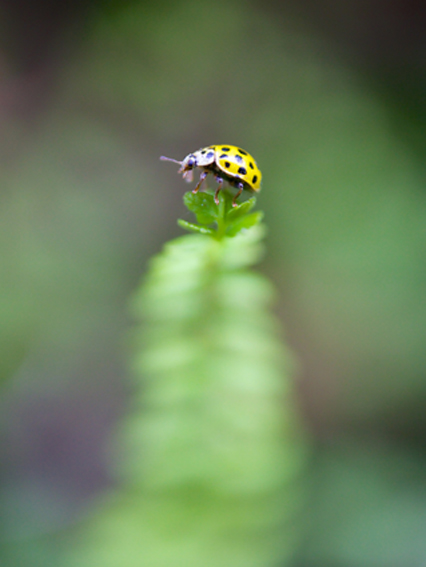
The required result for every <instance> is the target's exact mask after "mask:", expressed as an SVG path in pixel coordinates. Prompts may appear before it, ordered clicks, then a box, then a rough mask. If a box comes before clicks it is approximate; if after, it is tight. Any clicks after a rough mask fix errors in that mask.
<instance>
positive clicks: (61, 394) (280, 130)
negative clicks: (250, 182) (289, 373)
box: [0, 0, 426, 567]
mask: <svg viewBox="0 0 426 567" xmlns="http://www.w3.org/2000/svg"><path fill="white" fill-rule="evenodd" d="M0 15H1V34H0V36H1V40H0V73H1V85H0V124H1V127H0V163H1V168H0V179H1V183H0V257H1V262H0V266H1V267H0V290H1V293H0V314H1V316H0V341H1V356H0V376H1V401H0V403H1V412H0V564H1V565H2V566H5V567H15V566H24V567H27V566H28V567H32V566H37V567H38V566H39V565H40V566H42V565H43V566H47V567H49V566H50V565H51V566H53V565H55V566H56V565H60V564H61V561H62V553H63V549H64V548H63V546H62V545H61V544H60V540H61V537H62V534H63V533H64V532H66V531H67V530H68V529H72V528H73V527H74V526H76V525H78V524H79V522H80V521H81V519H82V518H84V517H87V516H90V512H91V507H92V505H93V502H95V501H96V499H97V498H98V496H99V495H100V494H102V493H103V492H104V491H105V490H107V489H108V487H109V486H111V483H112V479H111V477H110V472H109V466H108V461H109V457H108V449H107V447H108V439H109V437H110V435H111V432H112V431H113V430H114V424H115V423H116V421H117V420H119V418H120V416H121V415H122V414H123V412H124V411H125V407H126V403H127V399H128V395H129V386H128V384H129V380H128V360H127V355H128V351H127V347H126V344H127V343H126V335H127V333H128V329H129V328H130V327H131V324H132V323H131V320H130V317H129V315H128V308H127V305H128V297H129V294H131V292H132V291H133V290H134V289H135V287H136V286H137V285H138V282H139V280H140V278H141V276H142V274H143V273H144V271H145V270H146V265H147V260H148V258H149V257H150V256H151V255H152V254H154V253H156V252H158V251H159V250H160V249H161V247H162V244H163V243H164V242H165V241H166V240H168V239H169V238H172V237H174V236H177V235H179V234H181V230H180V229H179V228H178V227H177V226H176V219H177V218H178V217H181V216H183V217H184V218H187V213H186V212H185V210H184V207H183V204H182V194H183V192H184V191H185V190H186V189H187V187H186V186H185V184H184V183H183V181H182V180H181V178H179V177H178V176H177V175H176V168H175V167H174V166H173V165H172V164H166V163H161V162H159V160H158V156H159V155H161V154H164V155H168V156H171V157H175V158H178V159H182V158H183V157H184V156H185V155H186V154H187V153H189V152H190V151H193V150H195V149H198V148H199V147H201V146H204V145H209V144H212V143H231V144H235V145H239V146H241V147H243V148H246V149H247V150H248V151H250V153H252V154H253V155H254V156H255V158H256V160H257V161H258V163H259V165H260V167H261V169H262V171H263V174H264V184H263V192H262V193H261V195H260V197H259V206H260V208H261V209H262V210H264V211H265V215H266V217H265V218H266V222H267V224H268V229H269V233H268V254H267V257H266V259H265V261H264V263H263V265H262V267H261V269H262V270H263V271H264V272H265V273H267V274H268V275H269V276H270V277H271V278H272V279H273V281H274V282H275V284H276V286H277V287H278V289H279V293H280V305H279V313H280V316H281V317H282V320H283V324H284V326H285V328H286V335H287V338H288V341H289V343H290V345H291V347H292V349H293V352H294V353H295V357H296V358H297V360H298V375H297V388H298V393H299V398H300V403H301V406H302V409H303V418H304V421H305V423H306V424H307V427H308V429H309V431H310V433H311V437H312V440H313V457H312V463H311V471H310V481H309V482H310V496H309V498H308V502H307V510H306V522H305V525H306V528H305V533H304V539H303V543H302V545H301V546H300V550H299V552H298V555H297V557H296V558H295V560H294V565H295V567H326V566H327V567H358V566H359V567H361V566H362V567H370V566H371V567H382V566H383V567H385V566H386V567H387V566H389V567H399V566H401V567H415V566H422V565H425V564H426V450H425V441H426V412H425V401H426V191H425V180H426V172H425V163H426V160H425V157H426V129H425V127H426V82H425V77H426V63H425V62H426V7H425V6H424V5H423V3H422V2H418V1H416V0H388V2H381V1H380V0H368V1H367V0H349V1H347V2H339V1H338V0H316V1H313V0H298V1H291V0H287V1H282V2H277V1H274V0H263V1H262V2H259V1H256V0H233V1H232V2H229V1H228V2H226V1H225V0H218V1H216V2H207V1H205V0H199V1H195V0H177V1H170V0H157V1H156V2H152V1H142V0H141V1H136V0H133V1H125V2H124V1H118V0H110V1H108V2H107V1H103V2H102V1H101V0H90V1H88V0H86V1H85V2H82V1H78V2H75V1H72V0H63V1H62V2H54V1H53V0H1V2H0ZM185 215H186V216H185ZM147 567H148V566H147Z"/></svg>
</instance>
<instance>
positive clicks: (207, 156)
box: [206, 152, 214, 159]
mask: <svg viewBox="0 0 426 567" xmlns="http://www.w3.org/2000/svg"><path fill="white" fill-rule="evenodd" d="M213 156H214V152H209V153H208V154H207V155H206V158H207V159H210V158H212V157H213Z"/></svg>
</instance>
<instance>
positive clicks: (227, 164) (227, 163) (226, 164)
mask: <svg viewBox="0 0 426 567" xmlns="http://www.w3.org/2000/svg"><path fill="white" fill-rule="evenodd" d="M225 167H226V169H229V168H230V167H231V164H230V163H229V161H225Z"/></svg>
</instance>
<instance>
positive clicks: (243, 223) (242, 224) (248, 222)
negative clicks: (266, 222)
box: [226, 211, 263, 236]
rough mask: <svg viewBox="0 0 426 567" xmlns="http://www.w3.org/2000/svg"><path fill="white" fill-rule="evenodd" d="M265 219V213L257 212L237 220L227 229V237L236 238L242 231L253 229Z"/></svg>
mask: <svg viewBox="0 0 426 567" xmlns="http://www.w3.org/2000/svg"><path fill="white" fill-rule="evenodd" d="M262 218H263V212H262V211H257V212H255V213H251V214H249V215H245V216H243V217H240V218H237V220H236V221H235V222H233V223H231V224H230V225H229V226H228V227H227V229H226V236H235V235H236V234H238V233H239V232H240V231H241V230H243V229H247V228H251V227H252V226H254V225H255V224H258V223H260V221H261V220H262Z"/></svg>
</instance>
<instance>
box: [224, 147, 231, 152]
mask: <svg viewBox="0 0 426 567" xmlns="http://www.w3.org/2000/svg"><path fill="white" fill-rule="evenodd" d="M230 151H231V148H222V152H230Z"/></svg>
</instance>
